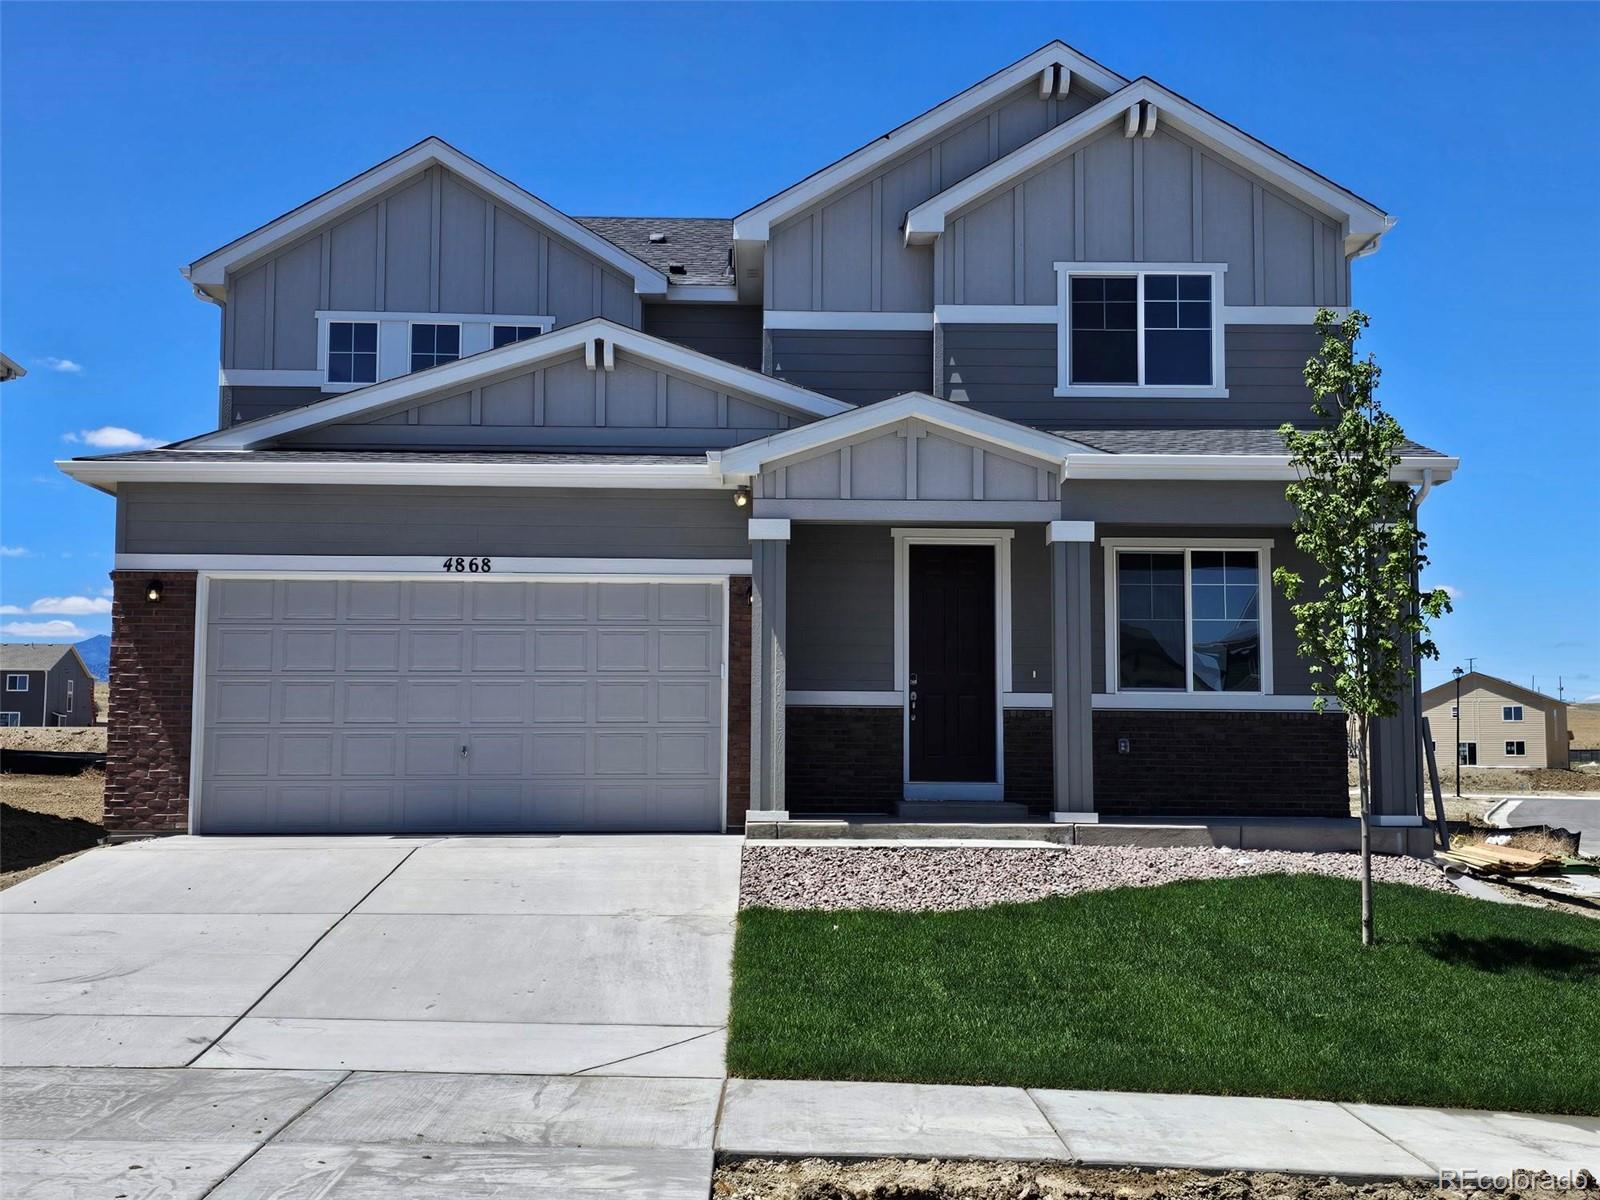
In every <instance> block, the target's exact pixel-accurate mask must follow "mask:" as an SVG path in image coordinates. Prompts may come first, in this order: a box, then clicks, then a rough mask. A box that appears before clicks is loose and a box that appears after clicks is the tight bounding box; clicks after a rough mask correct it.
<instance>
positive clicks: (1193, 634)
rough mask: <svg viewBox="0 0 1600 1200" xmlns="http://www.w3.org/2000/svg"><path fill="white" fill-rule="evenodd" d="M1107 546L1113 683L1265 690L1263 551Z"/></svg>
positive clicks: (1121, 687)
mask: <svg viewBox="0 0 1600 1200" xmlns="http://www.w3.org/2000/svg"><path fill="white" fill-rule="evenodd" d="M1113 553H1114V556H1115V580H1116V583H1115V588H1116V596H1115V604H1116V626H1115V628H1116V648H1115V651H1114V658H1115V661H1116V664H1117V683H1116V690H1118V691H1170V692H1258V693H1260V692H1265V691H1267V690H1268V689H1267V687H1266V684H1265V680H1264V673H1263V656H1264V654H1265V649H1264V647H1265V646H1266V637H1265V635H1264V632H1263V620H1262V610H1261V598H1262V595H1263V594H1264V592H1265V589H1264V588H1263V586H1262V577H1263V574H1264V558H1265V554H1264V552H1263V551H1260V550H1254V549H1226V548H1218V549H1185V550H1167V549H1151V550H1143V549H1139V550H1133V549H1116V550H1114V551H1113Z"/></svg>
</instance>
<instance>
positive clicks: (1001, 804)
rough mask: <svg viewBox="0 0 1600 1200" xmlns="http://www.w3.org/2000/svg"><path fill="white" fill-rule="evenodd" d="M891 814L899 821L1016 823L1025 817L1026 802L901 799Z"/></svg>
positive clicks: (1026, 817) (1026, 814) (1025, 818)
mask: <svg viewBox="0 0 1600 1200" xmlns="http://www.w3.org/2000/svg"><path fill="white" fill-rule="evenodd" d="M894 815H895V816H897V817H899V818H900V819H901V820H902V821H964V822H967V823H969V824H978V823H983V822H989V821H996V822H1000V823H1002V824H1009V825H1015V824H1020V823H1022V822H1025V821H1027V819H1028V806H1027V805H1026V804H1011V803H1007V802H1005V801H992V800H991V801H968V800H902V801H900V803H898V804H896V805H895V806H894Z"/></svg>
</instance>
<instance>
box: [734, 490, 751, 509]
mask: <svg viewBox="0 0 1600 1200" xmlns="http://www.w3.org/2000/svg"><path fill="white" fill-rule="evenodd" d="M733 506H734V507H735V508H749V507H750V489H749V487H747V486H740V487H736V488H734V489H733Z"/></svg>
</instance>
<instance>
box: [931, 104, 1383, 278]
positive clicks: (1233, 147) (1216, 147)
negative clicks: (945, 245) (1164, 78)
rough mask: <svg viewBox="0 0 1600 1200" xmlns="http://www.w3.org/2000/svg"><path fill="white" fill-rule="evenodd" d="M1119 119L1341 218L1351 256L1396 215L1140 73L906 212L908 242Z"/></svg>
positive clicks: (934, 234)
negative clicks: (1190, 146) (1175, 136)
mask: <svg viewBox="0 0 1600 1200" xmlns="http://www.w3.org/2000/svg"><path fill="white" fill-rule="evenodd" d="M1141 106H1143V107H1142V110H1141ZM1114 123H1122V124H1123V125H1124V127H1125V128H1126V129H1128V130H1130V131H1132V132H1130V134H1129V136H1135V134H1136V133H1138V132H1140V131H1143V130H1146V129H1147V130H1149V131H1150V132H1154V130H1155V129H1156V128H1157V127H1158V126H1162V125H1167V126H1170V127H1172V128H1174V129H1177V130H1178V131H1179V132H1181V133H1183V134H1184V135H1185V136H1187V137H1188V138H1190V139H1191V140H1193V141H1194V142H1196V143H1197V144H1199V145H1200V146H1201V147H1202V148H1203V149H1205V150H1208V151H1210V152H1211V153H1213V154H1216V155H1217V156H1219V157H1220V158H1222V159H1224V160H1226V161H1228V162H1230V163H1232V164H1233V165H1235V166H1238V167H1240V168H1242V169H1243V170H1245V171H1248V172H1249V173H1251V174H1252V175H1255V176H1257V177H1258V178H1262V179H1266V180H1269V181H1270V182H1272V183H1273V184H1274V185H1275V186H1277V187H1278V188H1280V189H1282V190H1283V191H1284V192H1286V193H1287V194H1289V195H1291V196H1293V197H1294V198H1295V199H1297V200H1299V201H1300V202H1301V203H1304V204H1306V205H1308V206H1309V207H1311V208H1312V209H1314V210H1316V211H1317V212H1320V213H1322V214H1324V215H1325V216H1328V217H1331V218H1334V219H1336V220H1338V221H1339V222H1340V223H1341V225H1342V227H1343V233H1344V252H1345V253H1346V254H1347V255H1348V254H1357V253H1365V252H1369V251H1371V250H1373V249H1375V248H1376V246H1377V244H1378V240H1379V239H1380V238H1381V237H1382V236H1383V235H1384V234H1385V233H1386V232H1388V230H1389V229H1390V228H1391V227H1392V226H1393V225H1394V219H1393V218H1392V217H1390V216H1389V215H1388V214H1387V213H1385V212H1384V211H1383V210H1382V209H1380V208H1378V207H1377V206H1376V205H1374V204H1372V203H1370V202H1369V201H1367V200H1364V199H1362V198H1361V197H1360V196H1357V195H1356V194H1355V193H1354V192H1352V191H1350V190H1349V189H1347V188H1344V187H1341V186H1340V185H1338V184H1336V183H1333V182H1332V181H1331V180H1329V179H1326V178H1324V177H1323V176H1321V175H1319V174H1317V173H1316V172H1315V171H1313V170H1311V169H1310V168H1308V167H1305V166H1302V165H1301V164H1300V163H1297V162H1295V161H1294V160H1293V159H1292V158H1289V157H1288V156H1287V155H1285V154H1282V153H1280V152H1278V151H1277V150H1274V149H1272V148H1271V147H1270V146H1268V145H1266V144H1265V143H1264V142H1260V141H1258V140H1256V139H1255V138H1253V137H1251V136H1250V135H1249V134H1246V133H1244V132H1243V131H1242V130H1239V129H1237V128H1236V127H1234V126H1233V125H1230V124H1228V123H1227V122H1226V121H1223V120H1222V119H1221V118H1219V117H1215V116H1213V115H1212V114H1211V113H1208V112H1206V111H1205V110H1204V109H1202V108H1200V107H1199V106H1197V105H1195V104H1192V103H1190V102H1189V101H1188V100H1185V99H1184V98H1183V97H1182V96H1179V95H1178V94H1177V93H1175V92H1171V91H1168V90H1167V89H1166V88H1164V87H1162V86H1161V85H1160V84H1159V83H1157V82H1155V80H1153V79H1149V78H1140V79H1138V80H1135V81H1134V82H1133V83H1130V84H1128V85H1127V86H1126V87H1124V88H1122V89H1121V90H1119V91H1116V92H1113V93H1112V94H1111V95H1109V96H1107V97H1106V98H1105V99H1104V100H1102V101H1100V102H1099V103H1098V104H1096V105H1094V106H1093V107H1092V108H1090V109H1088V110H1086V111H1085V112H1082V113H1079V114H1078V115H1077V116H1076V117H1073V118H1072V119H1071V120H1068V121H1065V122H1063V123H1062V124H1060V125H1058V126H1056V127H1055V128H1054V129H1051V130H1048V131H1047V132H1045V133H1042V134H1040V135H1039V136H1038V137H1036V138H1034V139H1033V141H1031V142H1029V143H1028V144H1027V145H1025V146H1022V147H1020V148H1019V149H1017V150H1014V151H1012V152H1011V153H1010V154H1008V155H1006V156H1005V157H1004V158H1001V159H998V160H997V161H995V162H993V163H991V164H989V165H988V166H987V167H984V168H983V169H981V170H979V171H976V172H974V173H973V174H971V175H969V176H967V177H966V178H965V179H963V180H961V181H960V182H959V183H957V184H955V185H953V186H951V187H949V188H946V189H945V190H944V191H942V192H940V193H938V194H937V195H935V196H932V197H930V198H929V199H927V200H925V201H923V202H922V203H921V204H919V205H917V206H916V207H915V208H913V209H912V210H911V211H910V213H908V214H907V216H906V222H905V238H906V243H907V244H908V245H918V244H927V243H929V242H932V241H934V240H935V239H936V238H938V237H939V235H940V234H942V233H943V232H944V231H945V228H946V226H947V224H948V222H949V220H950V218H951V217H953V216H954V215H956V214H957V213H959V212H962V211H964V210H966V209H968V208H971V207H973V206H974V205H977V204H979V203H981V202H982V201H984V200H987V199H989V198H990V197H992V196H993V195H994V194H995V193H997V192H999V191H1000V190H1001V189H1003V188H1006V187H1010V186H1011V185H1013V184H1014V183H1016V182H1017V181H1018V180H1020V179H1022V178H1023V177H1025V176H1026V175H1028V174H1030V173H1031V172H1032V171H1034V170H1035V169H1037V168H1038V167H1041V166H1043V165H1045V164H1046V163H1048V162H1050V161H1051V160H1053V159H1055V158H1057V157H1058V156H1060V155H1062V154H1065V153H1068V152H1070V151H1071V150H1073V149H1074V148H1076V147H1078V146H1080V145H1082V144H1084V143H1085V142H1087V141H1089V140H1090V139H1092V138H1095V137H1097V136H1099V135H1100V134H1101V133H1103V132H1104V131H1105V130H1106V129H1107V128H1109V127H1110V126H1111V125H1113V124H1114Z"/></svg>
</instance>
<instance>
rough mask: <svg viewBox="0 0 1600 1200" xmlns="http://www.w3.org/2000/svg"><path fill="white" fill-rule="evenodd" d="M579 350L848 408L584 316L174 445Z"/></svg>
mask: <svg viewBox="0 0 1600 1200" xmlns="http://www.w3.org/2000/svg"><path fill="white" fill-rule="evenodd" d="M580 348H581V349H583V351H584V353H585V355H586V356H587V357H588V358H589V359H590V361H591V362H596V363H600V364H601V365H604V363H605V362H606V361H608V360H609V358H610V356H611V354H612V353H613V350H614V349H621V350H625V351H627V352H628V353H630V354H633V355H636V356H637V357H639V358H641V359H643V360H645V361H646V362H650V363H654V364H655V365H657V366H659V367H662V368H664V369H667V370H673V371H677V372H679V373H681V374H684V375H689V376H692V377H694V378H697V379H702V380H705V381H706V382H708V383H711V384H713V385H715V386H718V387H720V388H722V389H723V390H725V391H732V392H742V393H744V394H746V395H750V396H755V397H757V398H758V399H761V400H765V401H768V402H770V403H772V404H776V405H779V406H780V407H783V408H786V409H788V410H790V411H791V412H797V413H802V414H804V415H806V416H811V417H827V416H832V415H833V414H835V413H841V412H846V411H848V410H849V409H851V408H852V407H853V406H852V405H850V404H847V403H845V402H844V401H843V400H835V399H833V398H831V397H829V396H824V395H822V394H821V393H820V392H813V391H810V390H809V389H807V388H803V387H799V386H797V385H795V384H792V383H785V382H784V381H783V380H781V379H774V378H773V377H772V376H770V375H763V374H761V373H760V372H759V371H752V370H750V369H749V368H747V367H738V366H734V365H733V364H732V363H729V362H724V361H723V360H722V359H720V358H712V357H711V356H710V355H709V354H702V353H700V352H699V351H698V350H690V349H689V348H688V347H686V346H681V345H679V344H678V343H676V342H669V341H665V340H663V339H662V338H658V337H652V336H651V335H650V334H647V333H640V332H639V331H638V330H637V329H629V328H628V327H627V326H625V325H618V324H617V323H616V322H614V321H608V320H606V319H605V318H604V317H591V318H590V319H589V320H587V321H580V322H578V323H577V324H576V325H568V326H566V327H565V328H563V329H557V330H555V331H554V332H552V333H547V334H543V335H541V336H539V337H536V338H530V339H529V340H527V341H525V342H512V343H510V344H509V345H505V346H501V347H499V348H498V349H494V350H485V351H483V352H482V353H481V354H473V355H470V356H468V357H467V358H461V359H457V360H456V361H455V362H450V363H445V364H443V365H441V366H437V367H431V368H429V369H428V370H426V371H417V372H415V373H413V374H410V375H401V376H398V377H396V378H394V379H386V380H383V381H382V382H380V383H374V384H369V385H368V386H367V387H364V388H357V389H356V390H354V391H349V392H343V393H341V394H339V395H335V396H329V397H328V398H326V399H324V400H318V401H315V402H314V403H311V404H307V405H305V406H304V407H301V408H291V409H287V410H285V411H284V412H280V413H274V414H273V415H271V416H267V417H260V418H257V419H256V420H254V421H243V422H241V423H239V424H238V425H233V426H230V427H229V428H227V429H219V430H217V431H216V432H214V433H208V434H205V435H203V436H201V437H197V438H191V439H189V440H188V441H186V442H182V443H180V445H182V446H183V447H185V448H189V449H196V448H210V449H214V450H248V449H251V448H252V447H255V446H259V445H261V444H263V443H265V442H270V441H271V440H272V439H274V438H279V437H283V436H284V435H286V434H290V433H295V432H298V431H300V430H303V429H316V428H319V427H321V426H323V425H331V424H333V423H334V422H337V421H349V420H352V419H354V418H357V417H363V416H369V415H375V414H377V413H378V412H380V411H383V410H388V409H395V408H401V407H406V406H409V405H411V404H415V403H418V402H419V401H421V400H423V399H424V398H426V397H428V396H432V395H450V394H453V393H455V392H459V391H462V390H464V389H466V388H470V387H472V386H473V385H474V384H475V383H477V382H478V381H479V380H482V379H485V378H488V377H489V376H492V375H501V374H504V373H505V372H507V371H511V370H515V369H517V368H519V367H532V366H535V365H536V364H538V363H541V362H545V361H547V360H549V359H553V358H557V357H560V356H562V355H565V354H570V353H572V352H573V351H574V350H577V349H580ZM606 369H609V367H607V368H606Z"/></svg>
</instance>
